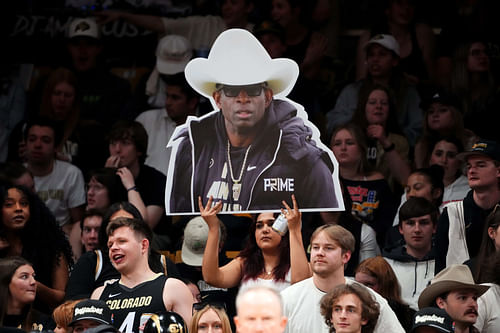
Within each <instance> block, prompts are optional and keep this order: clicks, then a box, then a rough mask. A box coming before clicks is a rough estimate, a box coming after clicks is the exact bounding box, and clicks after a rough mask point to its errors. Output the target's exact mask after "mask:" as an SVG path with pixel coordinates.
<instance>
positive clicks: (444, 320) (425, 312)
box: [410, 307, 455, 333]
mask: <svg viewBox="0 0 500 333" xmlns="http://www.w3.org/2000/svg"><path fill="white" fill-rule="evenodd" d="M454 326H455V325H454V323H453V321H452V320H451V317H450V316H448V314H447V313H446V311H445V310H443V309H438V308H435V307H428V308H423V309H420V310H419V311H417V312H415V316H414V317H413V326H412V328H411V331H410V333H452V332H454V331H455V327H454Z"/></svg>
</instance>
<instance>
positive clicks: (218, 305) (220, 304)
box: [193, 301, 227, 313]
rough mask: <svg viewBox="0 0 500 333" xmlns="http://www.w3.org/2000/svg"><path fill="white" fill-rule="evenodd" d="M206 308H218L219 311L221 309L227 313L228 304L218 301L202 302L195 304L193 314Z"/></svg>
mask: <svg viewBox="0 0 500 333" xmlns="http://www.w3.org/2000/svg"><path fill="white" fill-rule="evenodd" d="M206 306H211V307H214V308H217V309H221V310H224V311H227V310H226V303H224V302H217V301H210V302H207V301H201V302H198V303H193V313H195V312H197V311H200V310H202V309H203V308H204V307H206Z"/></svg>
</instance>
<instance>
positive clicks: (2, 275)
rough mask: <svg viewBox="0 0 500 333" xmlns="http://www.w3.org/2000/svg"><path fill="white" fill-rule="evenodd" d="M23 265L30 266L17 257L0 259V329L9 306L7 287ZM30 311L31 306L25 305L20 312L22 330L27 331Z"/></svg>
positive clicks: (24, 260)
mask: <svg viewBox="0 0 500 333" xmlns="http://www.w3.org/2000/svg"><path fill="white" fill-rule="evenodd" d="M24 265H29V266H32V267H33V265H31V264H30V263H29V262H28V261H27V260H26V259H24V258H22V257H18V256H14V257H8V258H2V259H0V327H3V326H4V322H3V321H4V318H5V315H6V314H7V309H8V306H9V294H10V291H9V285H10V282H11V281H12V277H13V276H14V273H15V272H16V270H17V269H18V268H19V267H21V266H24ZM30 311H31V304H29V305H26V306H25V307H24V308H23V310H22V312H21V316H22V318H24V320H23V324H22V328H23V329H24V330H29V329H30V328H31V327H30V322H31V318H30V317H31V316H29V314H30Z"/></svg>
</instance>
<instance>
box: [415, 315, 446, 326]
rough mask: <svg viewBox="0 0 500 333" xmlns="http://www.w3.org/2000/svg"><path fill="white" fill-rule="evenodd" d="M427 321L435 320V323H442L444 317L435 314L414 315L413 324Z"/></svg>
mask: <svg viewBox="0 0 500 333" xmlns="http://www.w3.org/2000/svg"><path fill="white" fill-rule="evenodd" d="M428 321H435V322H437V323H440V324H442V323H444V317H439V316H436V315H434V314H433V315H423V316H416V317H415V324H417V323H425V322H428Z"/></svg>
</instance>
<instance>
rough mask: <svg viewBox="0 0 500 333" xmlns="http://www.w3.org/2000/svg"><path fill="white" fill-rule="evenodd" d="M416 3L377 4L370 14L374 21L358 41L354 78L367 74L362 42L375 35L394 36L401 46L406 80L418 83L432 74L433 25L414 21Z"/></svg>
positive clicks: (409, 1) (390, 1)
mask: <svg viewBox="0 0 500 333" xmlns="http://www.w3.org/2000/svg"><path fill="white" fill-rule="evenodd" d="M417 6H418V2H415V1H411V0H403V1H401V0H399V1H398V0H389V1H384V2H383V3H382V5H379V11H375V12H374V13H373V14H372V15H373V17H374V18H375V20H374V21H375V22H374V24H373V25H372V27H371V29H370V30H369V31H363V32H362V34H361V36H360V37H359V41H358V51H357V61H356V78H357V79H362V78H364V77H365V76H366V71H367V68H366V63H365V57H364V47H365V43H366V42H367V41H368V40H369V39H370V38H371V37H373V36H375V35H376V34H390V35H393V36H394V37H395V39H396V41H397V42H398V44H399V45H400V46H401V49H400V56H401V59H400V66H401V71H402V72H403V73H404V74H405V76H406V77H407V78H408V79H409V81H411V82H413V83H415V84H417V83H419V82H422V81H429V79H430V78H432V76H433V74H434V47H435V37H434V32H433V31H432V28H431V27H430V26H429V25H428V24H426V23H422V22H418V21H417V20H416V15H415V10H416V7H417Z"/></svg>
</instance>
